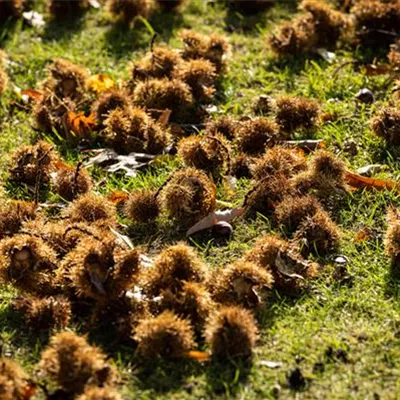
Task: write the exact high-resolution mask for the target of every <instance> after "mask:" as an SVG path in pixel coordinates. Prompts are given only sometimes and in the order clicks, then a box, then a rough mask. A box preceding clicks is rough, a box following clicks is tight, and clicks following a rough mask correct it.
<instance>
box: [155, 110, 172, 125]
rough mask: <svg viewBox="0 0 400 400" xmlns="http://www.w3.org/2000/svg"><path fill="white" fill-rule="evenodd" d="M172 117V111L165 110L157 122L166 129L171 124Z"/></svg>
mask: <svg viewBox="0 0 400 400" xmlns="http://www.w3.org/2000/svg"><path fill="white" fill-rule="evenodd" d="M170 117H171V110H169V109H168V108H167V109H166V110H164V111H163V112H162V113H161V115H160V116H159V117H158V119H157V122H158V123H159V124H160V125H161V126H163V127H164V128H165V127H167V126H168V124H169V118H170Z"/></svg>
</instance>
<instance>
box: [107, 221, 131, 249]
mask: <svg viewBox="0 0 400 400" xmlns="http://www.w3.org/2000/svg"><path fill="white" fill-rule="evenodd" d="M110 231H111V233H112V234H113V235H115V237H116V238H117V242H119V243H120V244H121V245H122V246H125V247H126V248H127V249H129V250H133V249H134V247H135V246H134V245H133V243H132V241H131V239H129V237H128V236H126V235H123V234H122V233H119V232H118V231H116V230H115V229H113V228H111V226H110Z"/></svg>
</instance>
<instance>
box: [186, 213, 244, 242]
mask: <svg viewBox="0 0 400 400" xmlns="http://www.w3.org/2000/svg"><path fill="white" fill-rule="evenodd" d="M243 213H244V208H243V207H240V208H233V209H230V210H223V211H220V210H218V211H214V212H212V213H210V214H208V215H207V217H205V218H203V219H202V220H201V221H199V222H197V223H196V224H194V225H193V226H192V227H191V228H190V229H189V230H188V231H187V232H186V236H190V235H193V234H194V233H196V232H200V231H203V230H205V229H209V228H212V227H213V226H214V225H217V224H218V223H219V222H222V221H224V222H229V221H232V220H233V219H234V218H237V217H240V216H241V215H242V214H243Z"/></svg>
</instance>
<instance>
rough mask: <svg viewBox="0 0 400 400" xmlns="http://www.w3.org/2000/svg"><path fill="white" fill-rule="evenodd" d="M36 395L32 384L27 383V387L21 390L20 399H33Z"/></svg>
mask: <svg viewBox="0 0 400 400" xmlns="http://www.w3.org/2000/svg"><path fill="white" fill-rule="evenodd" d="M35 394H36V386H35V384H33V383H29V384H28V385H27V386H25V387H24V388H23V390H22V393H21V395H22V398H23V399H24V400H28V399H30V398H31V397H33V396H34V395H35Z"/></svg>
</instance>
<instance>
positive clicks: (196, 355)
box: [186, 350, 211, 362]
mask: <svg viewBox="0 0 400 400" xmlns="http://www.w3.org/2000/svg"><path fill="white" fill-rule="evenodd" d="M186 356H187V357H188V358H191V359H192V360H196V361H200V362H201V361H208V360H209V359H210V358H211V357H210V354H209V353H206V352H205V351H197V350H191V351H188V352H187V353H186Z"/></svg>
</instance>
